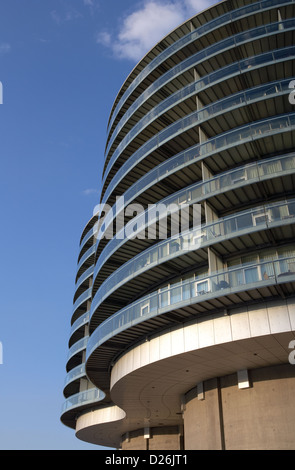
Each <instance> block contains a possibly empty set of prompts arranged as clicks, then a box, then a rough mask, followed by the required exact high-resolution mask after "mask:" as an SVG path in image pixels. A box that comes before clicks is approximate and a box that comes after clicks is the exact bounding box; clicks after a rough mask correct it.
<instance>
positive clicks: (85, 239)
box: [80, 223, 97, 253]
mask: <svg viewBox="0 0 295 470" xmlns="http://www.w3.org/2000/svg"><path fill="white" fill-rule="evenodd" d="M96 224H97V223H95V225H94V226H93V227H92V228H91V229H90V230H89V231H88V232H87V233H86V234H85V235H84V237H83V238H82V240H81V243H80V253H81V251H82V250H83V248H84V246H85V245H86V243H87V242H88V241H89V240H91V238H92V237H93V236H94V235H95V232H96Z"/></svg>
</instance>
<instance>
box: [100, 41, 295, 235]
mask: <svg viewBox="0 0 295 470" xmlns="http://www.w3.org/2000/svg"><path fill="white" fill-rule="evenodd" d="M294 52H295V49H294ZM294 57H295V56H294ZM289 82H290V80H289V79H287V80H282V81H278V82H273V83H269V84H267V85H262V86H259V87H255V88H253V89H251V90H247V91H246V92H242V93H237V94H236V95H232V96H230V97H228V98H225V99H223V100H220V101H218V102H216V103H213V104H210V105H208V106H205V107H204V108H202V109H201V110H199V111H197V113H196V114H197V116H198V117H197V121H198V123H199V124H201V123H202V122H204V120H205V119H209V118H212V117H215V116H218V115H220V114H224V113H225V112H227V111H229V110H231V109H237V108H238V107H239V106H243V105H246V104H250V103H251V104H252V103H254V102H257V101H259V100H261V99H263V100H264V99H267V98H271V97H276V96H280V95H281V94H287V93H290V89H289ZM193 115H195V113H193ZM191 119H192V115H189V116H187V118H185V119H184V120H183V125H184V127H187V125H186V123H185V121H186V120H187V121H190V120H191ZM173 126H174V125H173ZM158 169H159V167H158ZM152 175H154V178H153V177H152ZM165 175H167V173H165ZM159 177H160V175H159V171H158V170H157V171H156V172H155V171H154V172H149V173H147V174H146V175H144V177H142V178H141V179H140V180H139V181H138V182H137V183H135V184H134V185H132V186H131V187H130V188H129V189H127V190H126V192H125V193H124V200H125V203H127V204H128V203H129V202H131V200H132V198H134V197H135V196H136V195H138V194H139V193H140V192H142V191H143V190H145V189H147V188H148V187H149V186H150V185H151V184H154V182H155V181H159ZM148 180H149V181H148ZM135 188H136V190H135ZM126 201H128V202H126ZM113 212H116V204H115V205H114V206H113V211H112V212H110V213H109V214H108V215H107V216H106V217H105V218H104V225H105V226H106V227H107V226H108V224H109V223H111V222H112V213H113ZM98 238H99V235H98Z"/></svg>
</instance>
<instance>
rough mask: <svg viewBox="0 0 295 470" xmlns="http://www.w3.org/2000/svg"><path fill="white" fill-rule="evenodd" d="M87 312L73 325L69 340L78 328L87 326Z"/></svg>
mask: <svg viewBox="0 0 295 470" xmlns="http://www.w3.org/2000/svg"><path fill="white" fill-rule="evenodd" d="M89 313H90V312H89V310H88V311H87V312H85V313H84V314H83V315H81V316H80V317H79V318H77V320H76V321H75V322H74V323H73V325H72V327H71V331H70V338H71V337H72V336H73V334H74V333H75V332H76V331H77V330H79V328H82V327H83V326H85V325H87V323H88V322H89Z"/></svg>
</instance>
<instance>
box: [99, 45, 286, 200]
mask: <svg viewBox="0 0 295 470" xmlns="http://www.w3.org/2000/svg"><path fill="white" fill-rule="evenodd" d="M294 56H295V47H294V46H292V47H288V48H284V49H279V50H277V51H274V52H267V53H263V54H261V55H257V56H255V57H252V58H250V59H245V60H243V61H241V62H237V63H235V64H233V65H230V66H227V67H226V69H227V71H225V69H222V70H221V71H220V70H217V71H216V72H214V76H215V77H214V78H213V79H214V82H215V83H218V82H220V81H222V80H223V78H224V73H228V78H229V77H230V76H235V75H236V76H238V75H240V74H241V73H243V72H249V71H253V70H255V69H256V68H259V67H266V66H267V65H270V64H275V63H278V62H280V61H286V60H292V59H294ZM211 75H212V76H213V74H211ZM211 78H212V77H211ZM207 80H208V77H207V78H206V77H205V79H201V80H199V81H198V82H196V87H200V89H203V87H208V86H212V82H211V83H209V82H208V81H207ZM200 112H202V110H201V111H200ZM198 113H199V111H195V112H194V113H192V114H191V115H189V116H186V117H185V118H183V119H180V120H178V121H176V122H175V123H173V124H170V125H169V126H167V127H166V128H165V129H164V130H162V131H160V132H159V133H157V134H156V135H155V136H154V137H152V138H151V139H150V140H148V141H147V142H146V143H144V144H143V145H142V147H140V148H139V149H138V150H137V151H135V152H134V153H133V154H132V156H130V157H129V158H128V160H126V161H125V162H124V163H123V164H122V166H121V167H120V169H119V170H118V171H117V172H116V174H115V175H114V176H113V178H112V180H111V182H110V183H109V185H108V187H107V188H106V190H105V193H104V195H103V198H102V203H106V202H107V200H108V198H109V197H110V195H111V193H112V191H113V190H114V189H115V187H116V186H117V185H118V184H119V183H120V182H121V181H122V180H123V178H124V177H126V175H127V174H128V172H130V171H131V170H132V169H133V168H134V167H135V166H136V165H137V164H138V163H139V162H141V161H142V160H144V159H145V158H146V157H147V156H148V155H149V154H151V153H152V152H154V151H155V150H157V149H159V148H160V147H161V146H162V145H163V144H164V143H166V142H167V141H169V140H171V139H173V138H175V137H176V136H178V135H181V134H182V133H184V132H187V131H188V130H190V129H192V128H194V127H195V126H197V125H199V124H200V122H199V120H198ZM207 119H208V118H207ZM203 122H204V121H203ZM217 137H218V136H216V137H213V138H217ZM193 148H194V147H193ZM185 151H187V150H185ZM185 151H184V152H185ZM174 158H175V156H173V157H170V158H169V160H172V159H174ZM164 163H165V162H164ZM160 165H161V163H160Z"/></svg>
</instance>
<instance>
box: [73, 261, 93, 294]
mask: <svg viewBox="0 0 295 470" xmlns="http://www.w3.org/2000/svg"><path fill="white" fill-rule="evenodd" d="M93 271H94V265H92V266H90V267H89V268H88V269H86V271H84V273H83V274H82V275H81V276H80V277H79V278H78V279H77V282H76V285H75V290H77V289H78V288H79V287H80V286H81V285H82V284H83V282H84V281H86V279H88V278H89V277H91V276H92V274H93Z"/></svg>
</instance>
